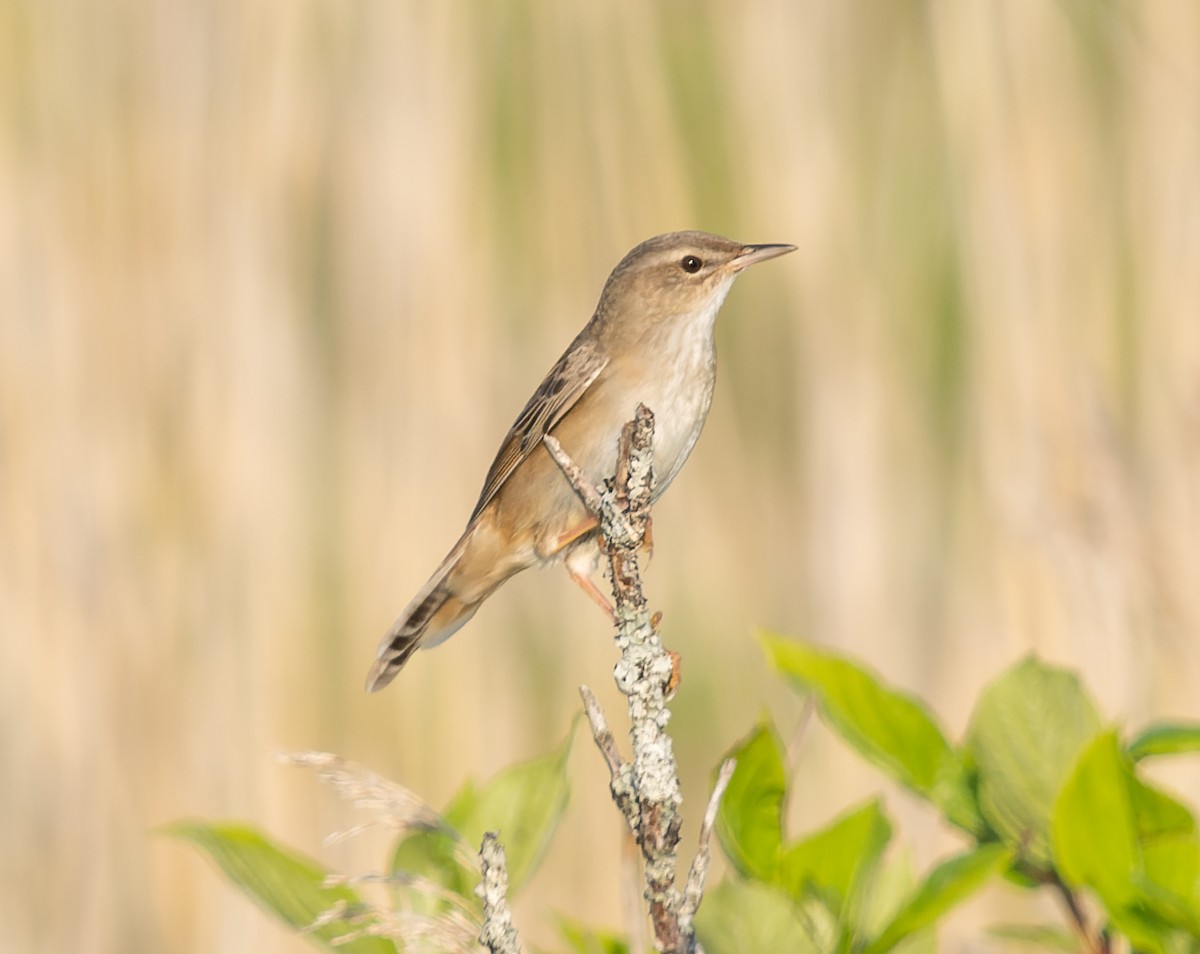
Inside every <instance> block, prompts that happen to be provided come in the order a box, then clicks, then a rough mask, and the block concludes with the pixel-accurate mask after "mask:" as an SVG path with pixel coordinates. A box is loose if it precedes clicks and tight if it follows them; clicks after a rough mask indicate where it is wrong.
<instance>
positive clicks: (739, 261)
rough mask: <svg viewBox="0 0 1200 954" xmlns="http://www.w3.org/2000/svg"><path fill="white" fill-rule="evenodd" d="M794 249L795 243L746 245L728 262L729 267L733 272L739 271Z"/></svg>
mask: <svg viewBox="0 0 1200 954" xmlns="http://www.w3.org/2000/svg"><path fill="white" fill-rule="evenodd" d="M794 251H796V246H795V245H746V246H743V248H742V250H741V252H739V253H738V256H737V258H735V259H734V260H733V261H731V262H730V263H729V267H730V268H732V269H733V270H734V271H735V272H740V271H741V270H742V269H744V268H749V267H750V266H751V265H755V264H757V263H758V262H765V261H766V260H767V259H769V258H778V257H779V256H780V255H786V254H787V253H788V252H794Z"/></svg>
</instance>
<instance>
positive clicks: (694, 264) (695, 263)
mask: <svg viewBox="0 0 1200 954" xmlns="http://www.w3.org/2000/svg"><path fill="white" fill-rule="evenodd" d="M679 267H680V268H682V269H683V270H684V271H685V272H688V273H690V274H692V275H694V274H696V272H698V271H700V269H701V268H703V267H704V263H703V262H702V261H700V259H698V258H696V256H695V255H685V256H683V260H682V261H681V262H680V263H679Z"/></svg>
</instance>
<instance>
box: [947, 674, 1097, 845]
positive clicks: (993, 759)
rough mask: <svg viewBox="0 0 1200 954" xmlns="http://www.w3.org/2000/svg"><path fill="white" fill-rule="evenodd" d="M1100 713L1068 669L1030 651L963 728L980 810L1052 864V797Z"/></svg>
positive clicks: (1011, 840) (1006, 836)
mask: <svg viewBox="0 0 1200 954" xmlns="http://www.w3.org/2000/svg"><path fill="white" fill-rule="evenodd" d="M1099 730H1100V716H1099V715H1098V713H1097V712H1096V707H1095V705H1094V704H1093V703H1092V700H1091V698H1090V697H1089V696H1088V695H1087V693H1086V692H1085V691H1084V689H1083V688H1082V687H1081V685H1080V683H1079V679H1078V678H1077V677H1076V676H1075V675H1074V674H1072V673H1069V672H1066V671H1065V670H1062V669H1056V668H1053V667H1050V666H1046V665H1044V664H1043V663H1041V662H1039V661H1038V660H1036V659H1033V658H1028V659H1025V660H1023V661H1022V662H1020V663H1019V664H1018V665H1016V666H1015V667H1013V668H1012V669H1010V670H1009V671H1008V672H1007V673H1005V674H1004V675H1002V676H1001V677H1000V678H999V679H997V680H996V681H995V682H993V683H992V684H991V685H990V686H989V687H988V688H987V689H986V690H984V693H983V695H982V696H981V697H980V699H979V702H978V704H977V705H976V707H975V712H974V713H973V715H972V717H971V725H970V728H969V729H968V730H967V745H968V749H969V753H970V756H971V757H972V758H973V760H974V762H975V766H976V771H977V772H978V786H979V804H980V807H981V809H982V811H983V815H984V817H985V818H986V819H987V821H988V823H989V824H990V826H991V827H992V828H993V829H994V830H995V832H996V833H998V834H999V835H1000V836H1001V838H1002V839H1003V840H1004V841H1005V843H1006V844H1008V845H1010V846H1012V847H1013V848H1016V849H1018V850H1020V851H1021V852H1022V854H1023V855H1024V856H1025V857H1026V858H1027V859H1028V860H1030V861H1032V862H1033V863H1035V864H1037V865H1039V866H1040V867H1048V866H1049V865H1050V834H1049V833H1050V818H1051V814H1052V813H1053V811H1054V800H1055V798H1056V797H1057V796H1058V792H1059V789H1060V788H1061V787H1062V784H1063V782H1064V781H1065V779H1066V776H1067V773H1068V772H1069V771H1070V768H1071V766H1072V764H1074V762H1075V759H1076V758H1077V757H1078V755H1079V753H1080V751H1081V750H1082V749H1083V747H1084V746H1085V745H1086V744H1087V743H1088V741H1089V740H1090V739H1092V738H1093V737H1094V736H1095V735H1096V733H1097V732H1098V731H1099Z"/></svg>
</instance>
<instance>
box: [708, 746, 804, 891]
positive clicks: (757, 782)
mask: <svg viewBox="0 0 1200 954" xmlns="http://www.w3.org/2000/svg"><path fill="white" fill-rule="evenodd" d="M726 758H733V759H736V760H737V766H736V768H735V769H734V771H733V777H732V778H730V780H729V787H728V788H726V789H725V794H724V796H723V797H722V798H721V805H720V808H719V809H718V811H717V838H718V839H719V840H720V842H721V847H722V848H723V849H724V850H725V854H726V855H727V856H728V857H729V860H730V861H731V862H733V865H734V867H735V868H737V870H738V871H739V872H741V873H742V874H744V875H746V876H747V877H752V878H758V879H759V880H762V881H770V880H773V879H774V877H775V872H776V869H777V867H778V865H779V846H780V843H781V841H782V840H783V828H782V826H783V802H784V797H785V795H786V791H787V777H786V774H785V772H784V766H783V744H782V742H780V740H779V736H778V735H777V734H776V732H775V729H774V728H773V727H772V726H771V724H770V723H769V722H762V723H760V724H759V726H758V727H757V728H756V729H755V730H754V731H753V732H751V733H750V735H748V736H747V737H746V738H745V739H743V740H742V741H741V742H739V743H738V744H737V745H736V746H734V748H733V749H732V750H731V751H730V752H729V754H728V755H727V756H726ZM722 761H724V760H722Z"/></svg>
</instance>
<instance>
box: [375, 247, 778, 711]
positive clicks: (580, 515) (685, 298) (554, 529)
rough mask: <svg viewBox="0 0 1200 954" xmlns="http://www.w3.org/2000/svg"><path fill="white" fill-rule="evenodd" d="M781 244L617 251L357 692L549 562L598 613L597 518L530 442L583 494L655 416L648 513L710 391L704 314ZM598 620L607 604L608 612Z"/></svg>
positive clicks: (382, 680) (704, 412) (675, 468)
mask: <svg viewBox="0 0 1200 954" xmlns="http://www.w3.org/2000/svg"><path fill="white" fill-rule="evenodd" d="M792 251H795V246H794V245H785V244H769V245H746V244H743V243H741V242H736V241H733V240H731V239H727V238H722V237H721V236H719V235H713V234H710V233H707V232H700V231H685V232H670V233H667V234H665V235H658V236H655V237H654V238H651V239H647V240H646V241H644V242H642V243H641V244H640V245H638V246H637V247H636V248H634V249H633V250H632V251H630V252H629V253H628V254H627V255H626V256H625V257H624V258H623V259H621V261H620V262H619V263H618V264H617V266H616V268H614V269H613V271H612V273H611V274H610V275H609V276H608V280H607V281H606V282H605V283H604V287H603V290H602V291H601V293H600V300H599V303H598V304H597V305H596V310H595V311H594V312H593V314H592V316H591V318H590V319H589V321H588V322H587V324H586V325H585V326H584V328H583V330H582V331H580V332H579V334H578V335H576V336H575V339H574V340H573V341H572V342H571V343H570V345H568V346H567V349H566V351H564V352H563V354H562V356H561V357H560V358H559V359H558V361H557V362H556V363H555V364H554V366H553V367H552V368H551V369H550V371H549V373H548V374H547V375H546V377H545V379H544V380H543V381H542V383H541V384H540V385H539V386H538V388H537V390H536V391H534V393H533V396H532V397H531V398H530V399H529V401H528V402H527V403H526V405H525V407H524V409H522V411H521V413H520V414H519V415H518V416H517V419H516V421H514V422H513V425H512V427H511V428H510V429H509V431H508V434H507V435H505V437H504V441H503V443H502V444H501V445H500V450H499V452H498V453H497V454H496V458H495V460H494V461H493V462H492V465H491V467H490V469H489V470H488V472H487V477H486V478H485V479H484V482H483V489H482V490H481V492H480V494H479V500H478V502H477V503H476V504H475V509H474V510H473V511H472V512H471V517H470V519H469V520H468V521H467V526H466V529H465V530H464V531H463V534H462V536H461V537H460V538H459V539H458V542H456V543H455V544H454V546H453V547H451V549H450V552H449V553H448V554H447V555H446V557H445V559H444V560H443V561H442V562H441V564H440V565H439V566H438V568H437V569H436V570H435V571H434V573H433V575H432V576H431V577H430V578H429V580H428V581H427V582H426V583H425V585H424V586H423V587H421V589H420V590H419V591H418V592H417V595H416V596H414V597H413V599H412V600H411V601H410V602H409V604H408V605H407V606H406V607H405V608H404V610H403V611H402V612H401V613H400V615H399V617H398V618H397V619H396V621H395V623H394V624H393V625H392V627H391V629H390V630H388V632H387V634H386V635H385V636H384V637H383V640H382V642H381V643H380V645H379V649H378V652H377V654H376V657H375V660H374V662H373V663H372V665H371V667H370V671H369V672H368V674H367V682H366V688H367V691H368V692H376V691H378V690H380V689H382V688H383V687H384V686H386V685H387V684H388V683H390V682H391V681H392V680H393V679H395V677H396V675H397V674H398V673H399V672H400V669H401V668H402V667H403V666H404V664H405V663H406V662H407V661H408V659H409V658H410V657H411V656H412V654H413V653H414V652H415V651H416V650H417V649H418V648H427V649H428V648H432V647H434V646H437V645H439V644H440V643H442V642H444V641H445V640H447V639H448V638H450V636H452V635H453V634H454V633H455V632H457V631H458V630H459V629H460V628H461V627H462V626H463V625H464V624H465V623H466V622H467V621H468V620H470V619H471V617H472V616H474V615H475V612H476V611H477V610H478V609H479V607H480V605H481V604H482V603H483V602H484V600H486V599H487V598H488V597H489V596H491V595H492V594H493V593H494V592H495V591H496V590H497V589H498V588H499V587H500V586H501V584H503V583H504V582H505V581H506V580H508V579H509V578H510V577H512V576H514V575H515V574H517V573H519V572H521V571H522V570H525V569H528V568H529V567H533V566H544V565H548V564H553V563H558V562H561V563H563V564H564V565H565V567H566V570H567V573H568V574H569V575H570V577H571V579H572V580H574V581H575V582H576V583H577V584H579V586H580V587H581V588H582V589H583V590H584V592H585V593H587V594H588V595H589V596H590V597H591V598H592V599H594V600H595V601H596V602H597V603H599V604H601V606H605V607H609V603H608V600H607V598H606V597H605V595H604V594H603V593H602V592H601V591H600V589H599V588H598V587H597V586H596V584H595V583H594V582H593V581H592V579H591V575H592V573H593V572H594V571H595V569H596V566H597V564H598V560H599V547H598V545H597V533H598V531H597V522H596V519H595V518H594V517H593V516H591V515H590V514H589V513H588V512H587V510H586V509H585V508H584V506H583V504H582V503H581V502H580V500H579V498H578V496H577V495H576V493H575V491H574V489H573V488H572V487H571V485H570V483H569V482H568V481H567V479H566V478H565V477H564V476H563V474H562V472H561V471H560V470H559V468H558V465H557V464H556V463H555V462H554V460H553V459H552V458H551V456H550V453H549V451H548V450H547V449H546V447H545V446H544V444H543V440H544V438H545V437H546V435H553V436H554V437H555V438H556V439H557V440H558V441H559V443H560V445H561V446H562V448H563V450H565V451H566V453H567V454H568V455H569V456H570V457H571V458H572V459H573V460H574V461H575V463H576V464H577V465H579V467H580V468H581V469H582V471H583V473H584V474H585V475H586V476H588V477H589V478H590V479H591V480H592V481H593V482H594V483H595V484H597V485H599V484H602V483H603V481H604V479H605V478H607V477H610V476H611V475H612V473H613V471H614V470H615V467H616V460H617V443H618V440H619V437H620V433H621V428H622V426H623V425H624V423H625V422H626V421H628V420H629V419H630V418H632V417H633V414H634V411H635V409H636V408H637V406H638V404H639V403H640V404H644V405H646V406H647V407H648V408H649V409H650V410H651V411H653V412H654V415H655V430H654V439H653V452H654V468H655V472H656V477H657V480H656V484H655V489H654V491H653V495H652V498H651V502H652V503H653V501H654V500H656V499H657V498H658V497H659V496H661V495H662V493H663V492H664V491H665V490H666V489H667V487H669V486H670V484H671V481H672V480H674V479H675V476H676V475H677V474H678V473H679V470H680V468H681V467H682V466H683V465H684V462H685V461H686V460H687V459H688V455H690V454H691V452H692V448H693V447H695V445H696V441H697V439H698V438H699V436H700V431H701V428H702V427H703V426H704V421H705V418H706V417H707V416H708V410H709V407H710V406H711V404H712V397H713V387H714V384H715V382H716V361H717V358H716V343H715V340H714V337H713V328H714V324H715V321H716V317H717V312H718V310H719V309H720V307H721V304H722V303H723V302H724V300H725V296H726V295H727V294H728V292H729V289H730V286H731V285H732V284H733V281H734V279H735V278H737V276H738V275H739V274H740V273H741V272H742V271H744V270H745V269H746V268H748V267H749V266H751V265H754V264H756V263H758V262H763V261H766V260H768V259H772V258H776V257H777V256H780V255H785V254H787V253H788V252H792ZM609 609H610V611H611V607H609Z"/></svg>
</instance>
